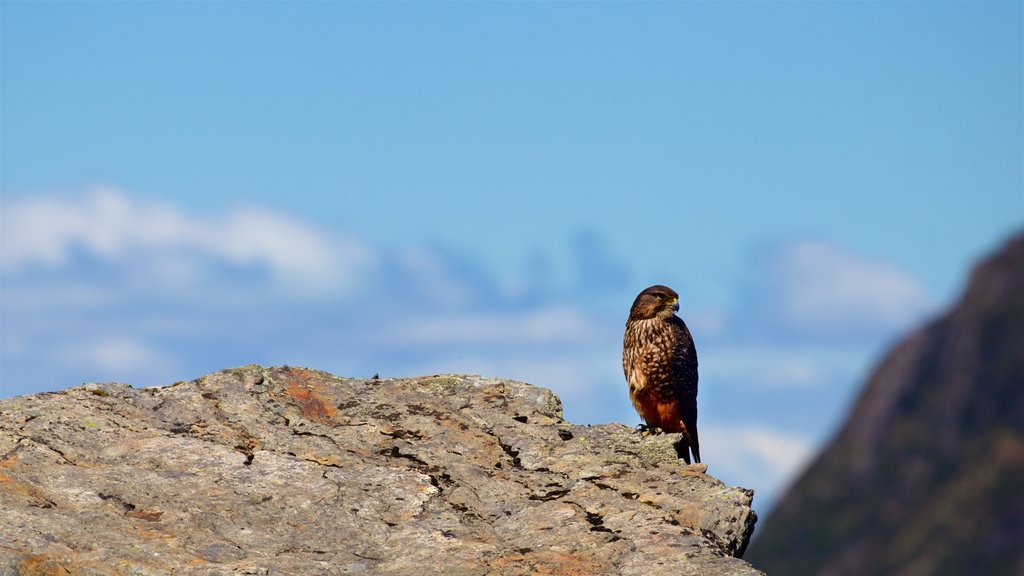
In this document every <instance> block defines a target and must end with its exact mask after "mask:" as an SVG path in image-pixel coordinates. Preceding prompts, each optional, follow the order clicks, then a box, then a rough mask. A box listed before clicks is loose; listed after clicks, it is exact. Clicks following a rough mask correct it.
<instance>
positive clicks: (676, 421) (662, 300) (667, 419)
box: [622, 285, 700, 462]
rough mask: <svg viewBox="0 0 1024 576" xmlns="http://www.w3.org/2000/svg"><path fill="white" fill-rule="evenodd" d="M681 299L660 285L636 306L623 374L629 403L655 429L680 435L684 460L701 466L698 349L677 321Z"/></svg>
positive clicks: (629, 327)
mask: <svg viewBox="0 0 1024 576" xmlns="http://www.w3.org/2000/svg"><path fill="white" fill-rule="evenodd" d="M678 309H679V295H678V294H676V293H675V291H674V290H672V289H671V288H668V287H666V286H661V285H656V286H651V287H650V288H647V289H646V290H644V291H643V292H641V293H640V294H639V295H638V296H637V297H636V300H635V301H634V302H633V307H632V308H631V309H630V311H629V319H628V320H627V321H626V335H625V337H624V338H623V342H622V369H623V372H624V373H625V375H626V381H627V382H628V383H629V397H630V399H631V400H632V401H633V407H634V408H636V411H637V413H638V414H640V417H641V418H643V419H644V422H646V423H647V425H648V426H649V427H651V428H654V429H658V428H660V429H661V430H663V431H665V432H680V433H682V435H683V438H682V441H681V443H680V451H679V452H680V455H681V456H682V457H683V458H684V459H685V460H686V461H687V462H690V458H689V452H692V453H693V459H694V461H696V462H700V443H699V441H698V437H697V379H698V376H697V348H696V347H695V346H694V344H693V337H692V336H691V335H690V330H689V329H688V328H687V327H686V323H685V322H683V320H682V319H681V318H679V317H678V316H676V315H675V311H676V310H678Z"/></svg>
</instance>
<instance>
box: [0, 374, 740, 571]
mask: <svg viewBox="0 0 1024 576" xmlns="http://www.w3.org/2000/svg"><path fill="white" fill-rule="evenodd" d="M676 439H677V438H676V437H673V436H668V435H666V436H662V437H655V438H644V439H642V438H640V437H639V435H638V434H637V433H636V432H635V431H634V430H631V429H629V428H627V427H625V426H621V425H601V426H593V427H584V426H574V425H571V424H568V423H566V422H565V421H564V420H562V418H561V405H560V402H559V400H558V398H557V397H556V396H554V394H552V393H551V392H550V391H548V390H545V389H543V388H537V387H534V386H530V385H528V384H523V383H520V382H513V381H509V380H502V379H496V378H482V377H479V376H432V377H426V378H413V379H394V380H392V379H382V380H353V379H343V378H337V377H335V376H331V375H330V374H326V373H323V372H316V371H312V370H305V369H300V368H288V367H285V368H270V369H266V368H262V367H259V366H247V367H244V368H239V369H235V370H227V371H223V372H218V373H215V374H211V375H208V376H205V377H203V378H200V379H199V380H196V381H194V382H189V383H178V384H175V385H173V386H168V387H163V388H146V389H140V390H136V389H134V388H131V387H130V386H127V385H123V384H89V385H86V386H82V387H79V388H74V389H70V390H66V391H63V392H58V393H50V394H39V395H35V396H23V397H17V398H11V399H8V400H4V401H0V573H3V574H7V573H16V574H63V573H72V574H79V573H89V574H122V573H132V574H282V575H283V574H343V573H366V574H380V573H384V574H417V575H418V574H538V573H540V574H704V575H717V574H722V575H725V574H734V575H753V574H759V572H758V571H756V570H755V569H753V568H751V567H750V565H748V564H746V563H745V562H743V561H742V560H739V559H737V558H735V557H734V556H735V555H738V554H741V553H742V551H743V549H744V547H745V546H746V543H747V540H748V538H749V536H750V533H751V531H752V529H753V525H754V521H755V517H754V513H753V512H752V511H751V509H750V502H751V496H752V494H751V492H750V491H749V490H745V489H742V488H731V487H728V486H725V485H723V484H722V483H721V482H719V481H718V480H716V479H714V478H712V477H710V476H707V475H706V474H705V473H704V472H705V469H706V468H705V467H704V466H703V465H694V466H687V465H685V464H684V463H682V461H681V460H678V459H677V457H676V454H675V450H674V449H673V447H672V442H673V441H674V440H676Z"/></svg>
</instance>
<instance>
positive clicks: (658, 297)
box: [629, 284, 679, 320]
mask: <svg viewBox="0 0 1024 576" xmlns="http://www.w3.org/2000/svg"><path fill="white" fill-rule="evenodd" d="M676 310H679V294H676V291H675V290H673V289H671V288H669V287H668V286H662V285H661V284H656V285H654V286H651V287H650V288H648V289H646V290H644V291H643V292H641V293H640V294H639V295H638V296H637V297H636V300H634V301H633V307H632V308H630V310H629V317H630V318H631V319H637V320H640V319H648V318H658V317H660V318H669V317H671V316H672V315H674V314H675V313H676Z"/></svg>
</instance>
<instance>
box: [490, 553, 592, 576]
mask: <svg viewBox="0 0 1024 576" xmlns="http://www.w3.org/2000/svg"><path fill="white" fill-rule="evenodd" d="M491 567H492V568H494V569H495V570H496V571H497V573H498V574H559V575H564V576H589V575H591V574H603V573H606V572H607V571H608V568H609V566H606V565H604V564H603V563H601V562H596V561H594V560H592V559H590V558H587V557H586V556H583V555H582V554H579V553H574V552H553V551H550V550H530V551H527V552H524V553H520V554H509V555H507V556H503V557H501V558H498V559H496V560H493V561H491Z"/></svg>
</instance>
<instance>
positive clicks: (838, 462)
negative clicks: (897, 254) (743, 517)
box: [746, 234, 1024, 576]
mask: <svg viewBox="0 0 1024 576" xmlns="http://www.w3.org/2000/svg"><path fill="white" fill-rule="evenodd" d="M746 560H747V561H749V562H751V563H752V564H753V565H754V566H756V567H758V568H760V569H762V570H764V571H766V572H767V573H768V574H770V575H771V574H777V575H780V576H794V575H801V574H819V575H848V574H849V575H852V574H857V575H888V574H899V575H917V574H922V575H924V574H927V575H932V574H957V575H960V574H970V575H973V574H985V575H1000V574H1013V575H1021V574H1024V234H1019V235H1017V236H1016V237H1014V238H1012V239H1011V240H1010V241H1009V242H1008V243H1007V244H1006V245H1005V246H1004V247H1003V248H1002V249H1001V250H999V252H998V253H996V254H995V255H994V256H992V257H990V258H988V259H987V260H985V261H984V262H982V263H981V264H980V265H978V266H977V267H976V268H975V270H974V272H973V274H972V276H971V280H970V283H969V285H968V288H967V290H966V292H965V293H964V295H963V297H962V299H961V300H960V302H959V303H957V305H956V306H955V307H954V308H953V309H952V310H951V311H950V312H948V313H947V314H945V315H944V316H942V317H941V318H939V319H937V320H935V321H934V322H932V323H931V324H930V325H928V326H926V327H925V328H923V329H921V330H920V331H918V332H916V333H915V334H913V335H911V336H910V337H909V338H907V339H906V340H905V341H903V342H902V343H901V344H899V345H898V346H896V348H895V349H894V350H893V351H892V352H890V353H889V355H888V356H887V357H886V358H885V360H884V361H883V362H882V363H881V365H880V366H878V368H877V369H876V371H875V373H874V374H873V375H872V376H871V378H870V380H869V381H868V383H867V386H865V388H864V390H863V392H862V393H861V395H860V398H859V399H858V400H857V402H856V404H855V405H854V407H853V410H852V412H851V413H850V415H849V417H848V419H847V421H846V423H845V424H844V425H843V427H842V429H841V431H840V432H839V434H838V435H837V436H836V438H835V439H834V440H833V441H832V443H831V445H829V446H828V448H827V449H825V450H824V451H823V452H822V453H821V454H820V455H819V456H818V458H817V460H816V461H815V462H814V463H813V464H812V465H811V466H810V467H809V468H808V469H807V470H806V471H805V473H804V474H803V475H802V476H801V477H800V479H799V480H798V481H797V482H796V483H795V484H794V485H793V486H792V487H791V488H790V489H789V491H788V492H787V493H786V494H785V496H783V498H782V499H781V500H780V501H779V503H778V505H777V506H776V507H775V509H774V511H773V512H772V513H771V515H770V516H769V517H768V518H767V520H766V521H765V522H764V524H763V527H762V530H761V533H760V534H759V535H758V536H757V538H755V540H754V542H752V543H751V546H750V549H749V550H748V552H747V555H746Z"/></svg>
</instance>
